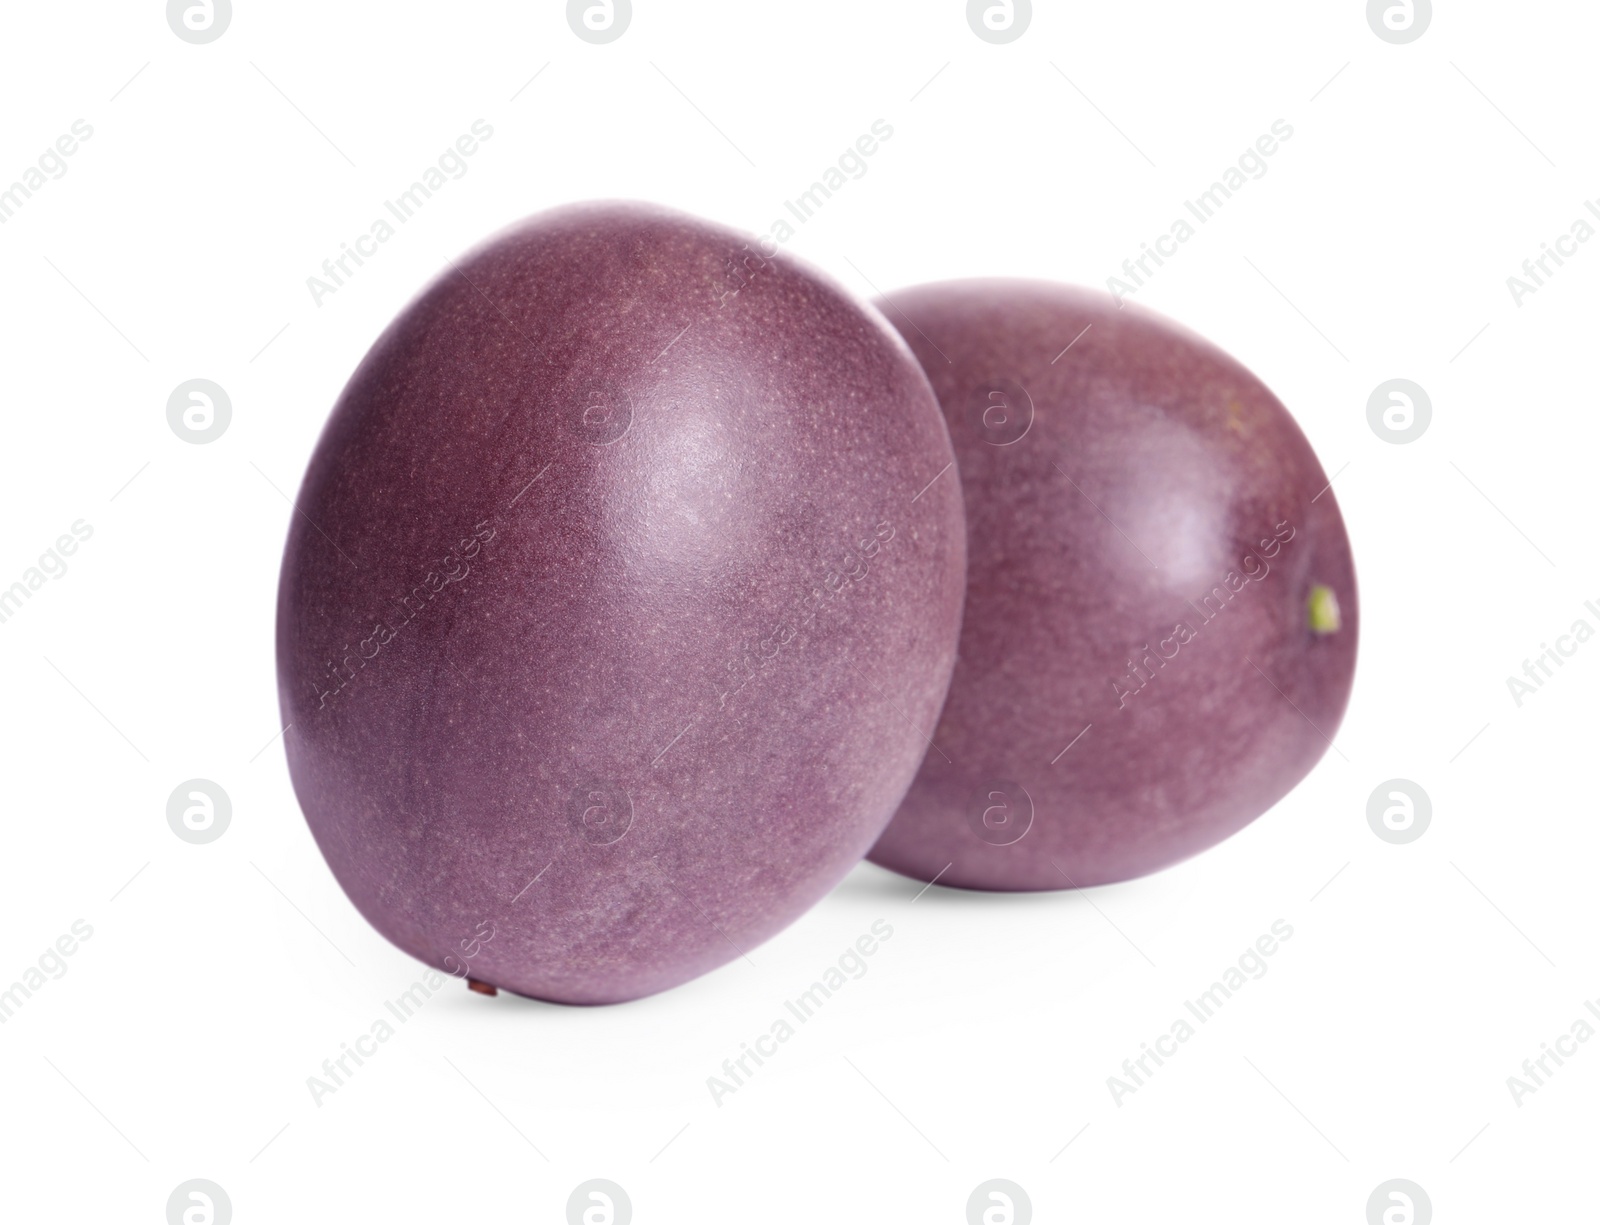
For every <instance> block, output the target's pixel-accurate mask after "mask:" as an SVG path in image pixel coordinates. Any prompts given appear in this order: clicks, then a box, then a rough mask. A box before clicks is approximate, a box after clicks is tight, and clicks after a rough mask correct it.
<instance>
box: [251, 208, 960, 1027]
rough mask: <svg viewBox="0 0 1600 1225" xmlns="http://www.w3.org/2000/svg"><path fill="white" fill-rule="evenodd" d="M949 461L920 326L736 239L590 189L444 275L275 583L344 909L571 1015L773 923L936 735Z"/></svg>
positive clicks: (953, 584)
mask: <svg viewBox="0 0 1600 1225" xmlns="http://www.w3.org/2000/svg"><path fill="white" fill-rule="evenodd" d="M951 462H952V455H951V451H950V445H949V440H948V436H947V434H946V430H945V426H944V423H943V421H942V418H941V416H940V414H939V412H938V407H937V404H936V402H935V400H934V398H933V396H932V394H931V392H930V390H929V388H928V384H927V382H926V380H925V378H924V377H923V375H922V373H921V371H920V370H919V369H918V367H917V363H916V362H915V360H914V359H913V358H912V356H911V354H910V353H909V351H908V350H907V349H906V347H905V345H904V343H903V342H902V341H901V340H900V339H899V337H898V336H897V335H896V334H895V333H894V331H893V329H891V328H889V327H888V326H887V325H886V324H885V323H884V321H883V320H882V319H881V318H880V317H879V316H877V315H876V314H875V313H874V312H872V311H870V310H869V309H867V308H866V307H864V306H862V305H859V304H858V303H856V302H855V301H854V300H853V299H852V298H851V297H849V296H848V295H847V294H846V293H844V292H843V291H842V290H841V289H839V288H838V287H837V286H835V285H834V284H833V283H832V282H831V281H828V280H826V279H825V278H823V277H822V276H820V275H819V274H817V273H815V272H813V271H811V270H809V269H807V268H805V267H804V266H802V265H799V264H797V263H796V262H795V261H793V260H792V259H791V258H789V257H788V256H784V255H779V254H778V253H777V252H776V251H775V250H773V249H767V250H763V249H761V248H760V247H759V246H757V245H753V243H752V241H751V240H747V239H746V238H744V237H743V236H741V235H739V234H737V233H735V232H733V231H731V230H726V229H724V228H722V227H720V226H716V225H712V224H709V223H706V222H702V221H699V220H696V219H694V218H691V217H687V216H685V215H683V214H680V213H676V212H672V211H670V210H667V209H662V208H657V207H654V206H649V205H643V204H626V203H623V204H589V205H577V206H571V207H567V208H563V209H559V210H556V211H554V212H550V213H545V214H542V215H540V216H537V217H534V218H532V219H530V220H529V221H526V222H523V223H522V224H520V225H517V226H515V227H513V228H511V229H509V230H507V231H505V232H504V233H502V234H500V235H498V236H496V237H495V238H493V239H492V240H491V241H489V242H488V243H486V244H485V245H483V246H481V247H480V248H478V249H477V250H475V251H474V252H472V253H471V254H469V255H467V256H465V257H463V258H462V259H460V260H458V261H455V262H454V263H453V264H452V265H451V268H450V269H449V270H448V271H446V272H445V273H444V274H443V275H441V276H440V277H439V279H438V280H437V281H436V282H435V283H434V284H433V285H431V286H430V287H429V288H428V289H426V290H425V291H424V292H423V293H422V294H421V295H420V296H419V297H418V298H417V299H416V300H415V301H414V302H412V303H411V304H410V305H409V306H408V307H407V308H406V309H405V310H404V311H403V312H402V313H401V315H400V316H399V318H397V319H396V320H395V322H394V323H393V324H391V325H390V327H389V328H388V329H387V330H386V331H385V332H384V333H383V335H382V336H381V337H380V338H379V339H378V341H377V342H376V343H375V344H374V346H373V347H372V350H371V351H370V352H369V353H368V354H367V356H366V358H365V359H364V360H363V361H362V362H361V364H360V366H359V368H358V369H357V370H356V372H355V374H354V375H353V376H352V378H351V380H350V382H349V385H348V386H347V387H346V388H345V391H344V394H343V395H342V397H341V398H340V400H339V402H338V405H337V406H336V408H335V409H334V412H333V415H332V418H331V419H330V421H329V422H328V425H327V428H326V430H325V432H324V434H323V436H322V438H321V440H320V441H319V442H318V444H317V447H316V450H315V453H314V455H313V456H312V459H311V463H310V468H309V470H308V472H307V475H306V478H305V483H304V485H303V487H302V489H301V492H300V495H299V497H298V499H297V502H296V507H297V513H296V514H295V515H294V517H293V520H292V526H291V528H290V532H289V539H288V544H287V548H286V552H285V556H284V562H283V571H282V577H281V584H280V590H279V605H278V672H279V688H280V694H281V705H282V713H283V718H284V721H285V722H286V723H288V724H289V725H290V727H289V730H288V732H287V733H286V735H285V743H286V746H287V752H288V758H289V766H290V772H291V775H292V777H293V781H294V786H295V791H296V794H297V796H298V797H299V800H300V803H301V806H302V808H303V810H304V812H305V815H306V819H307V820H308V822H309V823H310V826H311V830H312V832H313V834H314V835H315V837H316V840H317V843H318V846H319V847H320V848H321V850H322V852H323V854H324V855H325V857H326V858H327V861H328V863H329V865H330V867H331V868H332V870H333V872H334V875H335V876H336V877H337V879H338V881H339V883H340V884H341V885H342V886H343V888H344V889H345V891H346V892H347V893H348V894H349V896H350V898H351V900H352V901H354V902H355V904H356V906H357V907H358V908H359V909H360V911H361V913H362V914H363V915H364V916H366V918H367V919H368V920H369V921H370V922H371V923H372V924H373V925H374V926H375V927H376V928H377V929H378V930H379V931H380V932H382V933H383V934H384V935H385V936H387V937H388V938H389V939H390V940H392V941H393V942H394V943H395V944H397V945H399V946H400V947H401V948H402V949H405V950H406V951H407V952H410V953H412V954H413V955H415V956H416V957H418V958H421V959H422V960H423V961H426V962H428V963H430V964H431V965H433V966H435V967H437V968H439V969H440V970H443V971H445V972H447V973H451V974H456V975H459V976H460V977H462V978H464V979H469V980H471V981H472V982H474V983H476V984H479V986H480V989H484V990H487V989H490V988H496V987H498V988H501V989H505V990H509V991H512V992H517V993H520V994H523V995H530V996H536V997H539V998H542V999H546V1000H554V1001H563V1002H569V1003H603V1002H615V1001H621V1000H629V999H634V998H637V997H639V996H643V995H647V994H650V993H652V992H655V991H660V990H662V989H664V988H667V987H671V986H673V985H675V984H678V983H682V982H684V981H686V980H688V979H691V978H693V977H695V976H696V975H699V974H702V973H704V972H706V971H708V970H710V969H712V968H714V967H716V966H718V965H721V964H722V963H724V962H727V961H729V960H731V959H734V958H737V957H739V956H740V955H741V954H742V953H747V952H748V951H749V950H750V949H752V948H753V947H754V946H755V945H757V944H759V943H760V942H761V941H763V940H765V939H766V938H768V937H769V936H771V935H773V934H774V933H775V932H777V931H779V930H781V929H782V928H783V927H784V926H786V925H787V924H788V923H790V922H791V921H793V920H794V919H795V918H796V917H797V916H798V915H800V914H801V913H802V912H803V911H804V910H806V909H807V908H808V907H809V906H810V905H811V904H812V903H814V902H815V901H817V900H818V899H819V898H820V897H821V896H822V895H823V894H825V893H826V892H827V891H828V890H829V889H830V888H832V886H833V885H834V884H836V883H837V882H838V881H839V880H840V879H841V878H842V877H843V876H844V875H845V873H846V872H848V871H849V869H850V868H851V867H852V866H853V865H854V864H855V863H856V862H857V861H858V860H859V859H860V857H861V856H862V855H863V854H864V853H865V851H866V850H867V848H868V847H869V846H870V845H871V844H872V842H873V840H874V839H875V838H876V837H877V835H878V833H879V832H880V831H881V830H882V828H883V826H884V824H885V823H886V822H887V821H888V819H889V817H890V815H891V814H892V812H893V810H894V807H895V805H896V804H897V802H898V801H899V799H900V796H901V795H902V794H903V792H904V790H905V787H906V786H907V784H908V783H909V781H910V779H911V777H912V775H913V774H914V772H915V770H916V768H917V764H918V762H919V761H920V760H921V757H922V753H923V750H924V749H925V748H926V742H925V740H924V739H923V736H922V732H921V730H919V729H926V728H928V727H930V726H932V724H933V721H934V719H935V717H936V715H937V712H938V710H939V706H940V704H941V702H942V701H943V698H944V694H945V690H946V687H947V685H948V681H949V675H950V669H951V667H952V663H953V659H954V651H955V644H956V636H957V630H958V627H959V622H960V610H961V600H962V592H963V570H964V539H965V537H964V530H963V522H962V514H961V500H960V492H959V488H958V486H957V483H956V481H955V479H954V475H953V470H949V469H950V465H951ZM941 473H943V476H942V478H940V474H941Z"/></svg>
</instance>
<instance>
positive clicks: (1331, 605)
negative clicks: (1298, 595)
mask: <svg viewBox="0 0 1600 1225" xmlns="http://www.w3.org/2000/svg"><path fill="white" fill-rule="evenodd" d="M1306 625H1307V626H1309V627H1310V629H1311V632H1312V633H1313V634H1332V633H1337V632H1338V629H1339V598H1338V597H1337V596H1336V595H1334V594H1333V588H1332V587H1325V586H1323V584H1321V583H1318V584H1316V585H1315V586H1314V587H1312V588H1311V594H1310V595H1308V596H1307V597H1306Z"/></svg>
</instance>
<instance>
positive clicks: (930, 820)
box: [869, 281, 1357, 889]
mask: <svg viewBox="0 0 1600 1225" xmlns="http://www.w3.org/2000/svg"><path fill="white" fill-rule="evenodd" d="M882 305H883V307H884V310H885V313H886V314H887V315H888V317H889V319H890V320H891V322H893V323H894V324H895V325H896V326H897V327H898V328H900V330H901V332H902V334H903V335H904V336H905V338H906V340H907V342H908V343H909V344H910V345H911V347H912V349H913V350H914V351H915V352H916V354H917V357H918V359H919V360H920V361H921V362H922V364H923V368H924V369H925V370H926V371H927V374H928V377H929V379H930V380H931V382H932V383H933V387H934V391H935V392H936V393H937V394H938V396H939V401H940V404H941V406H942V407H943V409H944V412H945V416H946V419H947V421H948V423H949V426H950V433H951V439H952V442H953V443H954V445H955V450H956V461H957V464H958V466H959V468H960V472H961V486H962V490H963V493H964V496H965V499H966V512H967V526H968V542H967V553H968V582H967V605H966V618H965V622H964V624H963V627H962V632H961V649H960V656H959V659H958V661H957V664H956V670H955V677H954V680H953V681H952V682H951V688H950V696H949V699H948V700H947V701H946V704H945V708H944V712H943V714H942V716H941V717H940V721H939V725H938V728H937V730H936V732H935V734H934V737H933V739H934V746H935V747H934V748H932V749H930V750H929V751H928V754H927V757H926V759H925V761H924V762H923V766H922V769H921V771H920V772H919V774H918V775H917V779H916V781H915V782H914V783H913V784H912V786H911V790H910V792H909V793H908V794H907V796H906V799H905V801H904V803H903V804H902V806H901V809H900V811H899V813H898V814H897V815H896V817H895V819H894V820H893V821H892V822H891V823H890V825H889V828H888V829H887V830H886V831H885V832H884V835H883V837H882V838H881V839H880V840H879V841H878V843H877V845H876V846H875V847H874V848H873V850H872V853H871V855H870V856H869V858H870V859H872V861H873V862H875V863H879V864H882V865H883V866H885V867H888V868H893V869H894V870H896V871H898V872H903V873H905V874H906V875H908V876H914V877H917V878H919V879H922V880H931V879H933V878H934V877H936V876H937V877H938V879H939V883H940V884H949V885H959V886H966V887H968V888H977V889H1062V888H1068V887H1071V886H1082V885H1094V884H1101V883H1105V882H1108V881H1117V880H1125V879H1128V878H1130V877H1134V876H1140V875H1143V874H1144V873H1147V872H1152V871H1155V870H1156V869H1157V868H1161V867H1164V866H1165V865H1167V864H1171V863H1175V862H1177V861H1178V860H1180V859H1184V858H1186V857H1188V856H1190V855H1193V854H1195V853H1196V852H1198V851H1201V850H1203V849H1205V848H1206V847H1208V846H1211V845H1213V844H1214V843H1217V842H1220V841H1221V840H1222V839H1224V838H1226V837H1228V835H1230V834H1232V833H1234V832H1236V831H1237V830H1238V829H1240V828H1241V827H1242V826H1244V825H1246V824H1248V823H1249V822H1250V821H1252V820H1254V819H1255V818H1256V817H1257V816H1259V815H1260V814H1261V813H1263V812H1265V811H1266V810H1267V809H1268V808H1270V807H1271V806H1272V805H1273V804H1274V803H1276V802H1277V801H1278V800H1279V799H1280V798H1281V797H1282V796H1284V795H1285V794H1287V793H1288V791H1289V790H1290V789H1291V788H1292V787H1293V786H1294V785H1295V784H1296V783H1297V782H1298V781H1299V780H1300V779H1301V778H1302V777H1304V775H1305V774H1306V773H1307V772H1308V771H1309V770H1310V769H1311V767H1312V766H1313V765H1314V764H1315V763H1316V762H1317V760H1318V759H1319V758H1320V757H1321V756H1322V754H1323V752H1324V750H1325V749H1327V748H1328V746H1329V744H1330V742H1331V738H1332V736H1333V734H1334V732H1335V730H1336V729H1337V728H1338V725H1339V720H1340V718H1341V717H1342V716H1343V713H1344V708H1345V703H1346V700H1347V698H1348V697H1349V693H1350V683H1351V676H1352V673H1353V671H1354V667H1355V654H1356V631H1357V614H1356V590H1355V576H1354V573H1353V571H1352V568H1351V562H1350V546H1349V541H1348V540H1347V538H1346V536H1345V530H1344V523H1343V521H1342V520H1341V518H1340V516H1339V510H1338V507H1337V505H1336V504H1335V502H1334V496H1333V492H1332V490H1331V489H1329V488H1328V478H1327V476H1326V475H1324V473H1323V471H1322V467H1321V465H1319V464H1318V463H1317V459H1316V456H1315V455H1313V454H1312V452H1311V448H1310V446H1309V445H1308V444H1307V442H1306V440H1305V437H1304V435H1302V434H1301V432H1300V430H1299V428H1298V427H1297V426H1296V425H1295V423H1294V421H1293V419H1292V418H1291V417H1290V416H1289V414H1288V412H1287V411H1285V409H1284V407H1283V406H1282V405H1281V404H1280V403H1279V402H1278V400H1277V399H1276V398H1275V397H1274V396H1273V395H1272V393H1271V392H1270V391H1268V390H1267V389H1266V387H1264V386H1263V385H1262V384H1261V383H1260V382H1259V381H1258V380H1257V379H1256V378H1255V377H1254V376H1253V375H1251V374H1250V372H1249V371H1248V370H1246V369H1244V367H1242V366H1240V365H1239V363H1237V362H1236V361H1234V360H1233V359H1232V358H1230V357H1228V356H1227V355H1226V354H1225V353H1222V352H1221V351H1220V350H1218V349H1217V348H1215V347H1214V346H1212V345H1211V344H1209V343H1207V342H1206V341H1204V340H1201V339H1200V338H1199V337H1197V336H1195V335H1193V334H1192V333H1190V332H1187V331H1185V330H1183V329H1181V328H1179V327H1178V326H1176V325H1175V324H1172V323H1170V322H1168V321H1166V320H1164V319H1161V318H1159V317H1158V316H1156V315H1153V314H1151V313H1149V312H1146V311H1142V310H1137V309H1135V308H1134V307H1132V306H1131V305H1130V306H1124V307H1123V308H1121V309H1118V308H1117V307H1116V305H1115V304H1114V303H1113V301H1112V299H1111V298H1109V297H1108V296H1106V295H1104V294H1099V293H1092V292H1089V291H1086V290H1080V289H1073V288H1069V287H1067V286H1061V285H1050V284H1044V283H1036V282H1027V281H968V282H956V283H950V284H940V285H927V286H922V287H920V288H916V289H910V290H906V291H904V292H903V293H897V294H895V295H893V298H892V299H891V300H890V301H889V302H887V303H884V304H882Z"/></svg>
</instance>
